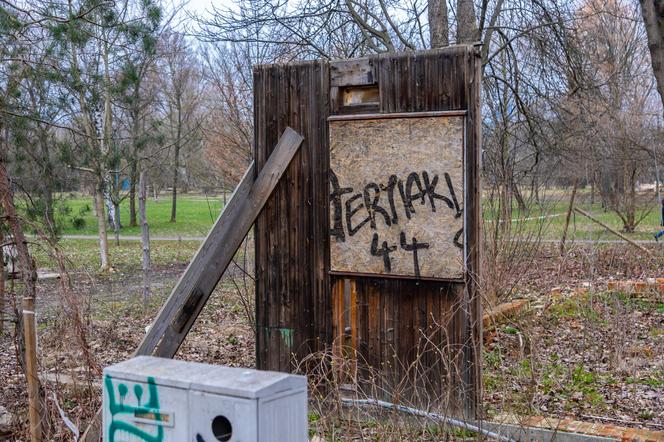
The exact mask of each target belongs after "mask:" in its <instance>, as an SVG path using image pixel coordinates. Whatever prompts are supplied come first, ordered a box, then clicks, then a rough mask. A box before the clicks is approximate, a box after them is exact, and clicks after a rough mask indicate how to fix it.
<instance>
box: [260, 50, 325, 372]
mask: <svg viewBox="0 0 664 442" xmlns="http://www.w3.org/2000/svg"><path fill="white" fill-rule="evenodd" d="M254 93H255V107H254V122H255V129H254V134H255V155H256V158H257V169H258V170H260V167H261V166H262V164H263V158H264V157H265V155H266V154H267V153H269V149H270V140H271V139H272V137H273V136H274V133H275V131H278V130H279V129H280V128H281V127H285V126H287V125H290V126H291V127H293V128H294V129H296V130H297V131H298V132H300V133H301V134H302V135H303V136H304V137H305V141H304V143H303V145H302V147H301V149H300V153H299V155H298V157H297V158H296V159H295V160H294V161H293V164H291V167H290V168H289V170H288V172H287V174H286V175H285V177H284V179H283V180H282V182H281V183H280V185H279V188H278V189H277V191H276V192H275V195H274V197H273V198H272V199H271V201H270V202H269V203H268V205H267V207H266V208H265V210H264V211H263V212H262V213H261V216H260V217H259V219H258V220H257V223H256V230H255V231H256V245H255V247H256V306H257V310H258V311H257V315H256V317H257V327H258V330H257V338H258V339H257V343H256V345H257V348H256V352H257V366H258V367H259V368H263V369H272V370H282V371H289V370H291V369H292V368H293V366H294V364H293V362H294V361H293V357H295V358H296V359H299V358H301V357H303V356H304V355H306V354H309V353H310V352H311V351H314V350H316V349H319V348H321V349H322V348H324V347H325V346H326V345H328V344H330V343H331V341H332V339H331V338H332V336H331V333H332V317H331V314H332V310H331V300H330V289H331V287H330V282H329V278H328V276H327V268H328V267H329V253H328V252H327V230H328V229H327V210H328V207H327V192H328V191H327V177H326V174H327V168H328V167H329V166H328V164H329V159H328V157H329V152H328V150H329V149H328V141H327V123H326V122H327V116H328V115H329V99H328V94H329V68H328V63H327V62H325V61H319V62H305V63H298V64H291V65H287V66H280V65H270V66H259V67H257V68H256V69H255V71H254Z"/></svg>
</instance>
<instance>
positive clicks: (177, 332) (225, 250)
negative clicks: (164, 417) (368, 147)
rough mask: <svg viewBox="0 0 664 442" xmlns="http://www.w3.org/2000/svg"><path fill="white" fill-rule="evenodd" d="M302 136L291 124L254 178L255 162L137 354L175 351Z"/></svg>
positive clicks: (277, 180)
mask: <svg viewBox="0 0 664 442" xmlns="http://www.w3.org/2000/svg"><path fill="white" fill-rule="evenodd" d="M303 140H304V138H303V137H302V136H301V135H300V134H298V133H297V132H295V131H294V130H293V129H291V128H290V127H287V128H286V130H284V132H283V134H282V135H281V138H280V139H279V142H278V143H277V146H276V147H275V148H274V151H273V152H272V153H271V154H270V157H269V159H268V161H267V163H266V164H265V167H263V169H261V171H260V173H259V175H258V177H256V179H255V180H254V174H255V172H254V165H253V163H252V165H251V166H250V167H249V169H248V170H247V172H246V173H245V175H244V177H243V178H242V181H241V182H240V184H239V185H238V187H237V189H236V190H235V192H234V193H233V196H232V197H231V199H230V201H229V202H228V204H227V205H226V207H225V208H224V210H223V212H222V213H221V215H220V216H219V219H218V220H217V222H216V223H215V225H214V227H213V228H212V230H210V233H209V234H208V236H207V238H206V239H205V241H204V242H203V244H202V245H201V247H200V248H199V250H198V252H196V255H195V256H194V258H193V259H192V261H191V263H190V264H189V266H188V267H187V269H186V270H185V272H184V273H183V275H182V276H181V277H180V280H179V281H178V283H177V284H176V285H175V287H174V288H173V291H172V292H171V295H170V297H169V298H168V300H167V301H166V303H165V304H164V306H163V307H162V308H161V311H160V312H159V315H157V318H156V319H155V320H154V322H153V324H152V326H151V327H150V330H149V331H148V333H147V334H146V335H145V337H144V338H143V341H142V342H141V344H140V345H139V347H138V350H137V351H136V354H139V355H153V356H161V357H167V358H172V357H173V356H174V355H175V353H176V352H177V350H178V348H179V347H180V345H181V344H182V342H183V341H184V338H185V337H186V336H187V333H188V332H189V330H190V329H191V326H192V325H193V323H194V321H195V320H196V318H197V317H198V315H199V313H200V312H201V310H202V308H203V306H205V304H206V302H207V300H208V299H209V297H210V295H211V294H212V291H213V290H214V288H215V287H216V286H217V283H218V282H219V280H220V279H221V276H222V275H223V273H224V271H225V270H226V268H227V267H228V265H229V264H230V263H231V260H232V259H233V256H234V255H235V252H236V251H237V249H238V248H239V247H240V245H241V244H242V241H243V240H244V238H245V236H246V235H247V233H248V232H249V230H250V229H251V226H252V225H253V224H254V221H255V220H256V217H257V216H258V214H259V213H260V211H261V210H262V208H263V206H264V205H265V203H266V202H267V200H268V198H269V197H270V195H271V194H272V191H273V190H274V188H275V187H276V185H277V183H278V182H279V179H280V178H281V176H282V175H283V173H284V172H285V171H286V169H287V168H288V165H289V164H290V162H291V160H292V159H293V157H294V156H295V153H296V152H297V151H298V149H299V147H300V145H301V144H302V141H303Z"/></svg>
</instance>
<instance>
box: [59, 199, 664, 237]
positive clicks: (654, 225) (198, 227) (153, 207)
mask: <svg viewBox="0 0 664 442" xmlns="http://www.w3.org/2000/svg"><path fill="white" fill-rule="evenodd" d="M568 198H569V195H568V194H567V193H565V192H551V193H550V195H548V196H547V197H546V200H545V202H544V203H543V204H542V205H541V206H539V205H533V207H532V208H531V209H530V210H529V211H528V212H526V213H520V212H519V211H518V210H517V209H516V208H515V209H514V210H513V213H512V218H513V220H519V222H516V223H513V226H512V231H513V232H514V233H515V234H517V235H522V236H529V237H533V236H535V237H538V236H539V237H542V238H544V239H550V240H554V239H555V240H557V239H560V237H561V235H562V232H563V228H564V224H565V216H566V212H567V209H568V206H569V199H568ZM60 201H61V202H60V203H59V206H58V209H57V210H56V213H57V215H56V216H57V219H58V223H59V225H60V226H61V227H62V234H65V235H72V234H74V235H75V234H78V235H95V234H96V233H97V219H96V217H95V216H94V214H93V211H92V199H91V197H82V196H80V195H69V196H63V197H62V198H61V199H60ZM589 201H590V198H589V195H588V193H587V192H584V191H580V192H579V194H578V195H577V206H578V207H580V208H582V209H584V210H586V211H588V212H591V213H592V214H593V215H594V216H595V217H596V218H598V219H599V220H601V221H602V222H604V223H606V224H607V225H609V226H611V227H612V228H614V229H616V230H622V227H623V225H622V221H621V220H620V218H619V217H618V216H617V215H616V214H615V213H614V212H611V211H604V209H603V208H602V207H601V204H600V203H599V202H596V203H595V204H593V205H592V206H591V205H590V204H589ZM222 206H223V204H222V200H221V197H220V196H213V197H206V196H204V195H182V196H180V197H178V206H177V208H178V212H177V213H178V215H177V222H175V223H172V222H170V216H171V199H170V195H166V194H164V195H162V196H161V197H160V198H159V200H158V201H155V200H154V199H153V198H150V199H149V200H148V205H147V216H148V222H149V224H150V233H151V235H153V236H172V237H177V236H204V235H206V234H207V232H208V230H209V229H210V227H211V226H212V224H213V223H214V221H215V220H216V218H217V216H218V215H219V213H220V211H221V209H222ZM493 211H494V209H493V208H492V207H491V204H490V202H489V199H488V198H486V197H485V199H484V219H485V223H486V224H487V225H488V224H490V223H491V222H492V221H491V220H493V219H495V218H496V215H495V214H494V213H493ZM120 215H121V220H122V225H123V227H122V229H121V232H120V233H121V235H140V227H128V225H129V201H128V200H125V201H123V203H122V205H121V207H120ZM659 224H660V208H659V207H658V206H657V205H655V203H654V202H653V205H652V209H651V210H650V211H649V213H648V214H647V216H646V217H645V219H644V220H643V221H642V222H641V223H640V224H639V225H638V226H637V229H636V232H634V233H630V234H628V235H627V236H628V237H630V238H633V239H646V240H652V239H653V234H654V233H655V232H657V231H659V229H660V227H659ZM111 234H112V232H109V235H111ZM568 236H569V238H571V239H575V238H576V239H583V240H593V241H594V240H599V239H617V238H616V236H615V235H613V234H612V233H610V232H608V231H607V230H606V229H605V228H603V227H602V226H600V225H598V224H596V223H594V222H592V221H590V220H589V219H587V218H585V217H584V216H582V215H580V214H578V213H574V214H573V217H572V220H571V223H570V231H569V233H568Z"/></svg>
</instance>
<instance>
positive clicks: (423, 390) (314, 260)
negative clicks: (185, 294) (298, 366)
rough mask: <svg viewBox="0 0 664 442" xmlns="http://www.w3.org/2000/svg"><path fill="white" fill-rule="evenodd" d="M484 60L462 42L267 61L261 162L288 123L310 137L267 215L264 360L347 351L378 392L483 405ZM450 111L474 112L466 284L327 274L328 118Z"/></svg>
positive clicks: (286, 361)
mask: <svg viewBox="0 0 664 442" xmlns="http://www.w3.org/2000/svg"><path fill="white" fill-rule="evenodd" d="M480 67H481V66H480V59H479V56H478V52H477V50H476V49H475V48H473V47H471V46H458V47H451V48H446V49H443V50H435V51H426V52H418V53H403V54H387V55H381V56H375V57H369V58H365V59H358V60H349V61H339V62H330V63H327V62H312V63H303V64H297V65H287V66H276V65H275V66H262V67H258V68H256V70H255V73H254V81H255V86H254V87H255V125H256V127H255V136H256V138H255V155H256V165H257V170H260V168H261V167H262V165H263V164H264V163H265V161H266V157H267V155H268V154H269V150H270V149H271V147H272V146H274V144H275V143H276V139H277V137H278V134H279V133H281V131H282V130H283V129H284V128H285V127H286V126H287V125H289V126H291V127H293V128H294V129H295V130H297V131H299V132H300V133H301V134H302V135H304V137H305V141H304V144H303V145H302V147H301V149H300V153H299V154H298V157H296V158H295V160H294V161H293V164H292V165H291V167H290V169H289V171H288V173H287V175H286V177H285V178H286V179H285V180H283V182H282V183H281V184H280V186H279V188H278V190H277V193H276V194H275V195H274V196H273V198H272V200H271V201H270V203H269V204H268V206H267V207H266V209H265V210H264V211H263V213H262V214H261V216H260V217H259V220H258V222H257V223H256V308H257V328H258V330H257V333H258V335H257V336H258V339H257V356H258V358H257V361H258V362H257V365H258V367H259V368H264V369H272V370H289V369H290V368H291V367H292V366H293V365H292V361H293V360H294V359H298V358H302V357H303V356H305V355H306V354H307V353H308V352H310V351H313V350H316V349H323V348H330V346H333V344H334V347H335V348H336V349H337V352H338V351H339V349H340V348H341V347H342V346H348V347H350V349H351V351H350V352H349V351H345V352H344V353H345V354H351V355H353V350H354V351H357V355H358V360H360V361H366V362H367V363H368V364H369V365H370V366H371V367H373V368H374V369H376V370H378V371H380V372H381V373H382V374H383V376H381V380H380V381H379V382H380V385H378V387H379V390H376V392H375V393H376V394H379V392H380V394H381V396H383V397H387V398H388V399H395V400H396V399H400V398H394V397H390V396H391V395H392V394H395V393H396V394H407V395H409V396H410V399H413V400H414V401H416V402H426V401H428V400H433V401H438V402H440V403H442V404H444V405H448V406H449V407H451V409H452V411H453V412H455V413H457V414H464V415H466V416H475V415H476V413H477V412H478V411H479V410H478V405H479V403H480V398H481V336H482V330H481V327H482V321H481V318H482V312H481V304H480V299H479V295H478V290H477V284H478V278H479V262H480V249H479V247H478V245H479V243H480V238H481V235H480V233H481V232H480V216H481V213H480V194H479V145H480V138H479V137H480V103H479V98H480V86H481V85H480ZM376 89H377V91H376ZM448 110H464V111H466V117H465V118H466V129H465V142H466V149H465V153H464V163H465V177H466V178H465V179H466V186H465V190H464V198H463V200H464V203H465V207H464V217H465V225H466V229H465V230H464V245H465V248H464V254H465V259H466V273H465V275H464V282H463V283H454V282H444V281H421V280H413V279H399V278H383V277H375V276H367V277H361V276H357V275H344V274H338V273H335V274H333V275H330V272H329V269H330V267H329V262H330V258H329V237H328V228H329V194H328V189H329V188H328V177H327V173H328V168H329V140H328V129H327V128H328V123H327V117H328V116H329V115H342V114H361V113H377V112H378V113H395V112H426V111H448ZM348 330H350V331H348ZM362 373H363V372H362V371H360V377H361V375H362ZM360 380H361V379H360Z"/></svg>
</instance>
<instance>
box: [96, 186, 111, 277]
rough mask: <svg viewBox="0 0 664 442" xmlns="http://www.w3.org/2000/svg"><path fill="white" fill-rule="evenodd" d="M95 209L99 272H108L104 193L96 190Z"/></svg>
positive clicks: (109, 266)
mask: <svg viewBox="0 0 664 442" xmlns="http://www.w3.org/2000/svg"><path fill="white" fill-rule="evenodd" d="M95 207H96V208H97V220H98V221H99V229H98V230H99V259H100V261H101V266H100V270H101V271H106V270H110V268H111V265H110V263H109V260H108V237H107V236H106V211H105V210H104V192H103V191H102V189H100V188H98V189H97V190H96V191H95Z"/></svg>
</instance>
